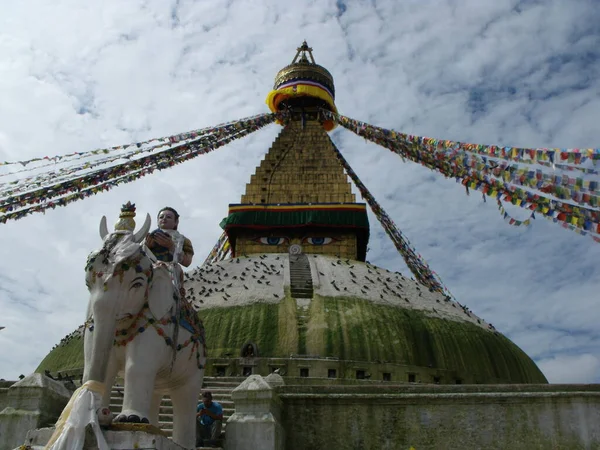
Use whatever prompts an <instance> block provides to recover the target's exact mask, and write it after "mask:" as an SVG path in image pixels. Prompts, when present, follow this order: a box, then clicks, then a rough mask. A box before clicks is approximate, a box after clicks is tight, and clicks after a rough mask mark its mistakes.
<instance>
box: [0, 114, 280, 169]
mask: <svg viewBox="0 0 600 450" xmlns="http://www.w3.org/2000/svg"><path fill="white" fill-rule="evenodd" d="M267 115H268V114H257V115H255V116H251V117H246V118H243V119H239V120H235V121H232V122H224V123H221V124H218V125H215V126H211V127H206V128H200V129H197V130H192V131H187V132H185V133H179V134H175V135H172V136H164V137H160V138H152V139H148V140H145V141H140V142H134V143H131V144H125V145H117V146H115V147H107V148H101V149H96V150H90V151H87V152H73V153H67V154H64V155H55V156H43V157H40V158H32V159H29V160H26V161H4V162H0V166H9V165H17V164H20V165H21V166H23V167H26V166H27V165H28V164H31V163H35V162H40V161H44V162H46V161H53V162H62V161H69V160H73V159H81V158H86V157H89V156H97V155H101V154H107V153H111V152H115V151H120V150H123V149H127V148H132V147H137V148H139V147H140V146H142V145H146V144H149V143H152V142H159V143H167V145H169V144H174V143H177V142H180V141H183V140H188V139H195V138H197V137H200V136H202V135H204V134H206V133H209V132H211V131H212V130H214V129H217V128H224V127H227V126H230V125H236V124H237V123H239V122H240V121H248V120H254V119H259V118H262V117H264V116H267ZM43 167H45V166H43ZM19 172H20V171H19ZM14 173H18V172H11V173H9V174H3V175H0V176H5V175H10V174H14Z"/></svg>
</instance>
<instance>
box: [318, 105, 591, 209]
mask: <svg viewBox="0 0 600 450" xmlns="http://www.w3.org/2000/svg"><path fill="white" fill-rule="evenodd" d="M326 114H327V115H328V116H329V118H332V119H333V120H337V119H339V123H340V124H343V122H344V121H348V122H350V123H352V126H356V129H357V130H360V129H361V128H365V127H370V128H372V129H373V132H374V135H375V136H377V137H379V138H381V139H384V140H388V141H394V140H397V141H399V142H403V143H405V144H407V145H408V146H412V145H414V144H415V143H416V142H418V141H419V140H418V139H416V138H418V136H412V135H406V134H404V133H398V132H395V131H393V130H387V129H384V128H379V127H374V126H372V125H369V124H365V123H363V122H358V121H356V120H353V119H350V118H348V117H345V116H340V115H337V116H336V117H337V118H336V117H334V114H333V113H331V112H329V111H327V112H326ZM349 129H350V130H351V131H354V130H352V128H349ZM357 134H360V132H358V133H357ZM393 136H395V138H392V137H393ZM407 137H410V139H408V138H407ZM422 142H423V143H422V144H420V145H419V146H421V147H423V148H426V149H429V150H431V151H432V152H435V153H443V154H446V155H447V156H448V157H449V158H450V159H454V158H459V157H462V158H464V159H465V161H464V163H465V164H468V165H470V166H471V167H472V168H475V167H476V168H477V169H478V170H481V169H483V168H484V167H487V168H488V169H490V170H491V169H492V168H497V170H496V172H497V173H498V172H501V171H505V172H506V171H508V172H509V173H510V177H509V176H508V174H507V173H504V174H503V179H504V180H505V181H508V182H513V183H514V184H519V185H522V186H527V187H531V188H534V189H538V190H541V191H542V192H544V193H547V194H552V195H554V196H555V197H557V198H558V199H561V200H572V201H574V202H576V203H579V204H581V205H583V204H586V203H587V204H590V205H591V206H593V207H597V206H600V199H598V197H597V196H592V195H591V194H600V183H599V182H598V181H597V180H584V179H583V178H573V177H569V176H567V175H556V174H548V173H544V172H542V171H541V170H536V171H533V170H530V169H526V168H518V166H517V165H515V164H508V163H497V162H496V161H493V160H489V158H488V157H487V156H479V155H477V154H471V153H469V152H468V151H467V150H465V149H464V148H462V147H460V146H458V145H456V146H449V145H448V143H449V142H452V141H443V140H437V139H431V138H422ZM465 145H468V146H472V145H473V144H465ZM498 148H499V147H498ZM482 164H483V165H482ZM569 168H570V169H573V167H571V166H569ZM594 172H597V171H594ZM497 173H496V174H495V176H499V175H498V174H497ZM587 193H589V194H590V195H586V194H587Z"/></svg>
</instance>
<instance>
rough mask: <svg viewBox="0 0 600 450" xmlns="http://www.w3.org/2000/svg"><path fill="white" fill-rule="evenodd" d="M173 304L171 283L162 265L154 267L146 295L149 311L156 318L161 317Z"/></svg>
mask: <svg viewBox="0 0 600 450" xmlns="http://www.w3.org/2000/svg"><path fill="white" fill-rule="evenodd" d="M173 305H174V302H173V283H172V282H171V276H170V275H169V272H168V270H167V269H166V268H164V267H159V268H156V267H155V268H154V277H153V280H152V285H151V286H150V293H149V295H148V306H149V307H150V312H151V313H152V315H153V316H154V318H156V319H162V318H163V317H164V316H165V315H166V314H167V313H168V312H169V310H170V309H171V307H172V306H173Z"/></svg>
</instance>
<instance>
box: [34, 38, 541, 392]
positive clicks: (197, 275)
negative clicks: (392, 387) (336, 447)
mask: <svg viewBox="0 0 600 450" xmlns="http://www.w3.org/2000/svg"><path fill="white" fill-rule="evenodd" d="M334 99H335V87H334V80H333V77H332V75H331V74H330V73H329V71H328V70H327V69H325V68H324V67H322V66H320V65H318V64H316V63H315V61H314V58H313V55H312V49H311V48H309V47H308V45H307V44H306V43H304V44H303V45H302V46H301V47H300V48H298V50H297V53H296V55H295V57H294V59H293V61H292V63H291V64H289V65H287V66H286V67H284V68H283V69H281V70H280V71H279V72H278V74H277V76H276V77H275V85H274V88H273V90H272V91H271V92H270V93H269V95H268V97H267V104H268V106H269V108H270V109H271V110H272V111H273V112H278V111H283V112H286V113H287V114H288V116H289V118H290V119H289V121H288V122H287V123H285V124H283V125H284V126H283V128H282V130H281V132H280V134H279V136H277V138H276V139H275V141H274V142H273V144H272V146H271V148H270V149H269V151H268V152H267V154H266V156H265V157H264V159H263V160H262V161H261V162H260V165H259V166H258V167H257V168H256V171H255V173H254V174H252V175H251V177H250V180H249V183H248V184H247V186H246V192H245V193H244V194H243V195H242V196H241V199H240V201H239V203H233V204H230V205H229V214H228V216H227V217H226V218H225V219H224V220H223V221H222V223H221V227H222V228H223V229H224V232H225V234H226V238H227V240H226V242H227V245H228V247H229V248H228V249H227V250H229V251H228V252H227V255H228V256H231V257H228V259H222V260H218V259H215V258H213V259H212V260H209V261H208V262H207V263H206V264H204V265H202V266H201V267H197V268H196V269H193V270H191V271H188V272H187V273H186V281H185V287H186V290H187V297H188V299H189V300H191V301H192V303H193V305H194V308H195V309H196V310H197V311H198V314H199V315H200V317H201V318H202V320H203V321H204V324H205V327H206V340H207V345H208V356H209V362H208V363H207V367H206V373H207V375H222V376H224V375H248V374H264V375H266V374H268V373H270V372H271V371H273V370H277V369H279V371H280V372H281V373H285V374H287V375H288V376H298V377H300V376H302V377H317V378H319V377H332V378H353V379H355V378H359V379H360V378H365V377H366V378H369V379H372V380H376V379H377V380H386V381H392V382H421V383H438V384H461V383H465V384H472V383H476V384H490V383H546V382H547V380H546V378H545V377H544V375H543V374H542V373H541V371H540V370H539V369H538V367H537V366H536V364H535V363H534V362H533V361H532V360H531V358H529V357H528V356H527V355H526V354H525V353H524V352H523V351H522V350H521V349H520V348H519V347H517V346H516V345H515V344H514V343H513V342H511V341H510V340H509V339H508V338H506V337H505V336H503V335H502V334H501V333H500V332H498V331H497V330H495V329H494V328H493V326H491V325H490V324H489V323H487V322H486V321H485V320H484V319H482V318H479V317H477V316H475V315H474V314H473V313H472V312H471V311H470V310H469V309H468V308H466V307H465V306H462V305H461V304H460V303H458V302H457V301H455V300H454V299H453V298H451V297H450V296H449V295H447V294H445V293H444V292H439V291H435V290H433V289H431V287H428V286H426V285H423V284H421V283H419V282H418V281H415V280H414V279H412V278H411V277H410V276H407V275H403V274H400V273H393V272H390V271H388V270H386V269H385V268H380V267H376V266H374V265H371V264H369V263H368V262H366V261H365V258H366V253H367V243H368V240H369V222H368V218H367V205H366V204H365V203H360V202H357V201H356V198H355V194H353V193H352V191H351V186H350V181H349V179H348V176H347V174H346V173H344V167H343V166H342V164H340V160H339V158H338V155H339V153H338V152H337V151H336V149H335V147H334V144H333V143H332V141H331V140H330V138H329V135H328V133H327V131H328V130H331V129H332V128H333V127H334V123H333V122H332V121H331V120H329V119H328V118H327V117H326V116H325V115H324V114H326V112H327V111H329V112H336V107H335V103H334ZM76 334H77V333H76ZM249 346H250V347H249ZM250 348H252V350H251V353H252V355H253V356H252V357H250V358H242V357H244V356H246V352H248V351H250ZM240 358H241V359H240ZM82 361H83V359H82V341H81V340H78V339H74V338H73V339H65V340H64V341H63V343H61V344H60V345H58V346H57V347H56V348H55V349H54V350H52V351H51V352H50V354H49V355H48V356H47V357H46V358H45V359H44V360H43V361H42V362H41V364H40V366H39V368H38V370H39V371H43V370H50V371H52V372H55V371H64V370H69V369H77V368H79V367H81V365H82Z"/></svg>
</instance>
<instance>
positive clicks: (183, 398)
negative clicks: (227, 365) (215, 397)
mask: <svg viewBox="0 0 600 450" xmlns="http://www.w3.org/2000/svg"><path fill="white" fill-rule="evenodd" d="M201 389H202V376H198V377H193V379H190V380H189V381H188V382H187V383H186V384H184V385H183V386H181V387H179V388H177V389H174V390H172V391H171V402H172V403H173V442H175V443H176V444H179V445H180V446H182V447H184V448H186V449H191V448H195V447H196V408H197V406H198V398H199V396H200V390H201Z"/></svg>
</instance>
